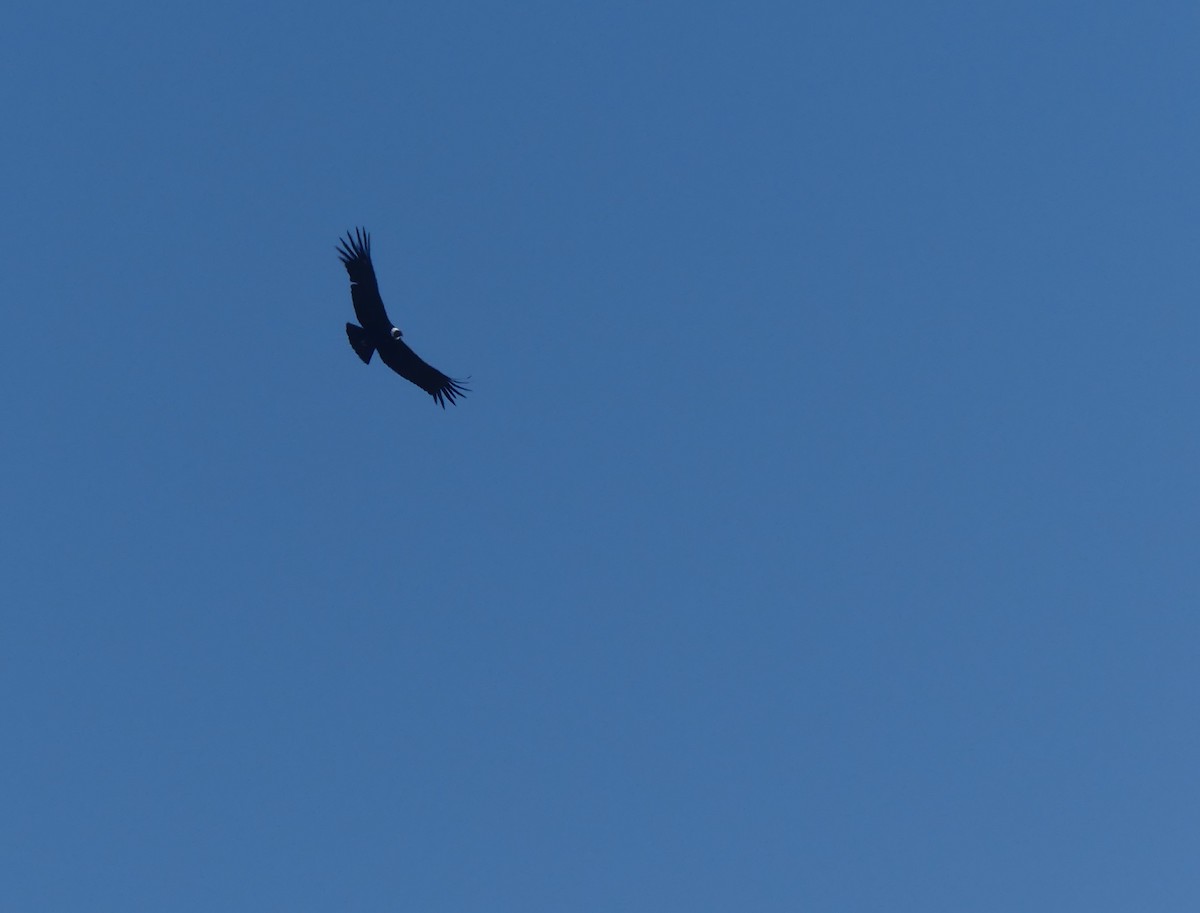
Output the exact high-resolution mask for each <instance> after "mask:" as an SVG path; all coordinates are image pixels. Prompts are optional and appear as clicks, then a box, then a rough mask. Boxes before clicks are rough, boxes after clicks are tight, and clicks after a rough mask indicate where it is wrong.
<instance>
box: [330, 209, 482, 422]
mask: <svg viewBox="0 0 1200 913" xmlns="http://www.w3.org/2000/svg"><path fill="white" fill-rule="evenodd" d="M337 252H338V256H339V257H341V260H342V263H343V264H344V265H345V267H346V272H347V273H349V274H350V297H351V298H352V299H353V300H354V313H355V315H356V316H357V317H358V322H359V323H360V324H362V326H358V325H356V324H353V323H348V324H346V336H347V338H348V339H349V340H350V345H351V346H353V347H354V351H355V352H356V353H357V354H358V357H359V358H361V359H362V360H363V364H370V362H371V355H372V354H373V353H374V352H376V351H378V352H379V358H380V360H381V361H382V362H383V363H384V364H385V365H387V366H388V367H389V368H391V369H392V370H393V371H395V372H396V373H397V374H399V375H400V376H401V377H403V378H404V379H405V380H410V381H412V382H413V383H414V384H416V385H417V386H418V387H420V388H421V389H422V390H424V391H425V392H426V393H428V394H429V395H430V396H432V397H433V399H434V402H436V403H438V404H439V405H440V406H441V407H442V408H443V409H445V408H446V400H449V401H450V402H452V403H453V402H455V400H456V399H457V397H460V396H465V395H466V394H467V387H466V386H465V385H464V384H463V382H462V381H458V380H454V379H453V378H450V377H447V376H446V375H445V374H443V373H442V372H441V371H439V370H438V369H437V368H434V367H433V366H431V365H428V364H426V363H425V362H424V361H423V360H422V359H421V358H420V356H418V355H417V353H416V352H414V351H413V350H412V349H410V348H409V347H408V346H407V345H406V344H405V342H404V340H403V339H402V337H403V336H404V334H403V333H402V332H400V329H399V327H396V326H394V325H393V324H392V322H391V320H389V319H388V315H387V311H386V310H385V309H384V307H383V299H382V298H381V297H379V283H378V282H376V281H375V267H374V266H372V265H371V236H370V235H369V234H368V233H367V232H365V231H363V230H362V229H361V228H356V229H355V230H354V233H353V234H351V233H350V232H346V237H345V238H344V239H339V242H338V247H337Z"/></svg>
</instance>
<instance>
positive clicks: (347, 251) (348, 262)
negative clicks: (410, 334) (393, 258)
mask: <svg viewBox="0 0 1200 913" xmlns="http://www.w3.org/2000/svg"><path fill="white" fill-rule="evenodd" d="M337 252H338V256H339V257H340V258H341V260H342V265H343V266H345V267H346V272H347V273H349V274H350V297H351V299H353V301H354V313H355V314H357V315H358V322H359V323H361V324H362V325H363V329H365V330H366V331H367V332H368V333H370V334H372V335H375V334H383V333H387V332H388V330H389V329H390V328H391V325H392V322H391V321H390V320H389V319H388V315H387V311H386V310H385V309H384V307H383V299H382V298H381V297H380V296H379V283H378V282H377V281H376V280H375V267H374V266H373V265H372V264H371V236H370V234H368V233H367V232H365V231H363V230H362V229H361V228H356V229H354V233H353V234H351V233H350V232H346V237H345V238H343V239H339V241H338V247H337Z"/></svg>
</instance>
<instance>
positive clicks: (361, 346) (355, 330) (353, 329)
mask: <svg viewBox="0 0 1200 913" xmlns="http://www.w3.org/2000/svg"><path fill="white" fill-rule="evenodd" d="M346 338H347V339H349V340H350V345H351V346H353V347H354V353H355V354H356V355H357V356H358V357H359V358H361V359H362V363H363V364H364V365H369V364H370V363H371V356H372V355H374V354H375V346H373V345H372V344H371V341H370V340H369V339H367V331H366V330H364V329H363V328H362V327H360V326H359V325H358V324H355V323H348V324H346Z"/></svg>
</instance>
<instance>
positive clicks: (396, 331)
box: [392, 327, 404, 340]
mask: <svg viewBox="0 0 1200 913" xmlns="http://www.w3.org/2000/svg"><path fill="white" fill-rule="evenodd" d="M403 335H404V334H403V333H402V332H400V327H392V339H396V340H398V339H399V338H400V337H401V336H403Z"/></svg>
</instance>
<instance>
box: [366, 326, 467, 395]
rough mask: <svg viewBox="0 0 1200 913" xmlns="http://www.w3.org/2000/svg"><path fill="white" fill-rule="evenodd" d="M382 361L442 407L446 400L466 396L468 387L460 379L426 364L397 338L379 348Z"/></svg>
mask: <svg viewBox="0 0 1200 913" xmlns="http://www.w3.org/2000/svg"><path fill="white" fill-rule="evenodd" d="M379 357H380V358H381V359H383V363H384V364H385V365H387V366H388V367H389V368H391V369H392V370H393V371H395V372H396V373H397V374H399V375H400V376H401V377H403V378H404V379H405V380H408V381H412V383H414V384H416V385H417V386H418V387H420V388H421V389H422V390H424V391H425V392H426V393H428V394H429V395H430V396H432V397H433V400H434V402H436V403H437V404H438V405H439V406H441V407H442V408H443V409H445V408H446V402H447V401H449V402H450V403H452V404H453V403H454V402H455V400H457V399H458V397H460V396H466V395H467V393H468V388H467V386H466V384H465V383H464V382H463V381H461V380H455V379H454V378H452V377H448V376H447V375H445V374H443V373H442V372H441V371H439V370H438V369H437V368H435V367H433V366H432V365H430V364H427V363H426V362H425V361H424V360H423V359H422V358H421V357H420V356H419V355H417V353H416V352H414V351H413V350H412V349H410V348H409V347H408V346H407V345H406V344H405V343H404V342H402V341H400V340H399V339H389V343H388V344H387V345H385V346H383V347H382V348H380V350H379Z"/></svg>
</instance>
